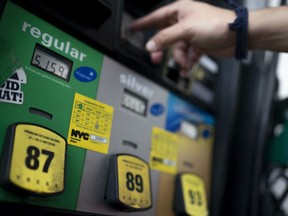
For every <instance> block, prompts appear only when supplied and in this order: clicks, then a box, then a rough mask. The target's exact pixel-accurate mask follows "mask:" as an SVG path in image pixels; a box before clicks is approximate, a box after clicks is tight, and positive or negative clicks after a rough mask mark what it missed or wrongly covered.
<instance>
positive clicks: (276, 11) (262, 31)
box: [248, 6, 288, 52]
mask: <svg viewBox="0 0 288 216" xmlns="http://www.w3.org/2000/svg"><path fill="white" fill-rule="evenodd" d="M248 37H249V41H248V46H249V49H254V50H257V49H258V50H272V51H279V52H288V6H282V7H277V8H267V9H263V10H256V11H250V14H249V36H248Z"/></svg>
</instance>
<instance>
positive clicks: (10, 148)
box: [0, 123, 67, 196]
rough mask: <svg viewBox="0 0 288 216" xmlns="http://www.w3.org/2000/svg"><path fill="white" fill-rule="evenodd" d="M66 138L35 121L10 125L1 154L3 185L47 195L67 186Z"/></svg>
mask: <svg viewBox="0 0 288 216" xmlns="http://www.w3.org/2000/svg"><path fill="white" fill-rule="evenodd" d="M66 147H67V143H66V140H65V139H64V138H63V137H62V136H60V135H59V134H57V133H56V132H54V131H52V130H50V129H48V128H45V127H42V126H40V125H35V124H27V123H16V124H13V125H11V126H10V127H9V128H8V130H7V134H6V140H5V145H4V149H3V152H2V157H1V167H0V168H1V179H0V181H1V182H0V183H1V186H3V187H5V188H7V189H9V190H12V191H13V192H21V193H22V194H29V195H40V196H48V195H55V194H58V193H61V192H62V191H63V190H64V180H65V179H64V178H65V158H66Z"/></svg>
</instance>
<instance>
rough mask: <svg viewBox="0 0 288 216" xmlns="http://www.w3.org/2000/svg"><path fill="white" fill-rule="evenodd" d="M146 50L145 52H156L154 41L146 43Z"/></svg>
mask: <svg viewBox="0 0 288 216" xmlns="http://www.w3.org/2000/svg"><path fill="white" fill-rule="evenodd" d="M146 50H147V51H150V52H151V51H156V50H157V46H156V43H155V41H153V40H150V41H148V43H147V44H146Z"/></svg>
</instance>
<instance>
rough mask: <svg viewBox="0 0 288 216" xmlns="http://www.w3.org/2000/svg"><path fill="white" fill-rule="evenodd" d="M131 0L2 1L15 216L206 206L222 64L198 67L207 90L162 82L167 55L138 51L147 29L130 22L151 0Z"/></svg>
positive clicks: (4, 101)
mask: <svg viewBox="0 0 288 216" xmlns="http://www.w3.org/2000/svg"><path fill="white" fill-rule="evenodd" d="M131 2H132V1H108V0H107V1H104V0H103V1H84V2H83V4H80V3H79V4H77V3H73V4H70V2H69V4H68V1H61V2H57V1H45V0H43V1H34V0H30V1H27V2H23V1H18V0H7V1H1V11H2V13H1V18H0V44H1V47H2V48H1V50H0V57H1V58H0V62H1V64H0V70H1V73H0V86H1V87H0V110H1V113H2V115H1V117H0V120H1V121H0V122H1V124H0V128H1V130H0V131H1V132H0V137H1V139H0V153H1V161H0V174H1V177H0V185H1V187H0V205H1V208H2V206H13V207H6V208H9V214H10V213H11V212H13V211H17V208H15V206H17V207H19V209H20V207H21V211H28V209H31V208H32V209H33V211H34V214H37V211H38V212H39V211H40V212H42V213H43V212H44V213H45V212H46V213H47V214H49V213H48V212H54V213H55V212H57V213H58V214H66V213H67V214H71V213H72V214H75V215H80V214H81V215H82V214H92V215H113V216H120V215H127V214H128V213H127V212H129V215H131V216H132V215H143V216H144V215H147V216H148V215H149V216H151V215H164V214H165V215H177V214H185V215H191V214H192V215H194V213H193V212H197V215H208V212H209V208H208V203H209V199H210V191H211V188H210V185H211V182H212V158H213V143H214V137H215V124H216V118H215V114H214V113H213V108H211V107H212V103H213V95H212V94H213V88H214V84H211V83H213V82H214V81H213V78H211V77H215V74H216V73H217V70H218V68H217V65H216V64H215V62H213V60H211V59H209V60H208V61H209V63H207V59H206V61H205V60H204V61H203V62H202V65H198V66H197V70H198V72H197V73H198V74H202V75H201V76H202V78H203V77H204V75H205V74H206V75H207V74H208V75H207V76H206V78H205V79H204V78H203V79H200V80H202V81H203V82H202V84H203V83H204V84H205V83H210V84H211V85H210V84H209V85H206V87H207V86H210V87H211V86H212V87H211V88H210V87H209V88H208V87H207V88H205V89H206V91H204V90H203V91H204V92H206V93H207V94H208V96H207V97H206V99H207V100H206V99H203V100H202V99H201V98H203V95H202V96H201V94H197V98H195V102H193V100H194V99H193V98H192V99H191V98H189V97H187V95H189V96H193V95H194V96H195V92H196V93H197V90H195V89H194V88H193V91H192V93H191V94H190V93H188V94H187V88H185V89H181V88H179V86H177V84H173V83H172V84H171V83H168V84H167V80H165V76H164V75H163V74H165V73H166V72H167V65H165V64H164V63H163V64H162V65H160V66H153V65H152V64H150V62H149V58H148V54H147V53H145V51H144V49H143V45H144V44H145V40H146V39H147V37H148V35H149V32H146V33H138V34H135V35H131V33H129V32H127V28H125V26H127V25H129V23H131V22H132V21H133V19H135V18H137V16H141V15H142V14H143V13H145V12H148V10H150V9H152V8H153V7H154V6H156V3H155V2H154V1H149V4H148V5H149V7H147V8H145V10H144V9H143V8H142V11H141V8H136V6H135V5H134V4H133V3H131ZM163 3H164V1H163ZM166 3H167V2H166ZM85 4H86V6H85V7H84V5H85ZM144 5H145V4H144ZM144 5H142V6H143V7H144ZM92 7H93V8H95V10H96V12H97V13H92V12H91V8H92ZM131 7H132V8H131ZM88 9H89V10H88ZM86 10H87V11H86ZM77 11H78V12H79V13H78V14H77ZM131 11H134V12H131ZM98 14H99V16H98ZM94 16H96V17H95V19H94ZM94 20H95V21H94ZM115 26H116V27H117V28H114V27H115ZM109 30H111V31H112V32H110V33H109V34H108V32H109ZM105 36H107V38H105ZM145 38H146V39H145ZM139 50H140V51H139ZM135 53H137V55H136V54H135ZM205 62H206V63H205ZM211 65H212V69H211ZM195 70H196V69H195ZM199 71H200V72H199ZM211 71H212V73H211ZM157 74H158V75H157ZM209 74H210V75H209ZM211 74H212V75H211ZM166 77H167V76H166ZM207 77H209V78H207ZM207 80H210V81H211V80H212V81H211V82H207ZM198 81H199V79H198ZM191 82H192V81H191ZM195 83H196V82H195ZM199 83H200V82H198V84H199ZM191 86H192V85H191ZM198 87H199V85H198ZM203 87H205V85H202V89H203ZM198 89H199V88H198ZM184 92H185V94H184ZM198 92H201V91H199V90H198ZM207 94H206V95H207ZM199 101H200V102H199ZM208 108H209V109H208ZM181 174H183V175H181ZM181 179H183V182H181ZM175 188H176V189H177V188H178V189H179V191H182V193H181V194H179V193H176V192H175V190H174V189H175ZM176 191H177V190H176ZM179 196H180V198H179V199H174V198H175V197H179ZM181 196H183V197H182V198H181ZM179 202H180V203H179ZM167 203H168V204H167ZM163 205H165V206H166V205H168V206H167V207H165V208H163ZM173 206H176V208H173ZM177 206H180V208H177ZM3 208H4V207H3ZM177 209H178V210H177ZM179 209H180V210H181V211H179ZM29 211H30V210H29ZM164 212H165V213H164ZM191 212H192V213H191ZM1 214H2V213H1Z"/></svg>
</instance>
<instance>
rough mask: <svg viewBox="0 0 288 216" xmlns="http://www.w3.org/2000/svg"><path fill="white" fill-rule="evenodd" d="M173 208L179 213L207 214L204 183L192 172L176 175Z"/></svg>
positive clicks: (196, 215)
mask: <svg viewBox="0 0 288 216" xmlns="http://www.w3.org/2000/svg"><path fill="white" fill-rule="evenodd" d="M173 209H174V211H175V213H176V214H179V215H193V216H207V215H208V209H207V201H206V192H205V185H204V181H203V179H202V178H200V177H199V176H197V175H195V174H193V173H182V174H178V175H177V176H176V186H175V196H174V205H173Z"/></svg>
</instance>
